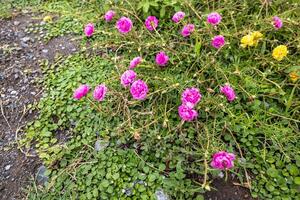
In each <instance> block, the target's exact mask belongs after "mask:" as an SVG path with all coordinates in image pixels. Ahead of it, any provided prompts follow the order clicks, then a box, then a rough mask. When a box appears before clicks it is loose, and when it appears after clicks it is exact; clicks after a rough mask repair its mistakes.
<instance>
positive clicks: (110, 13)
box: [104, 10, 116, 22]
mask: <svg viewBox="0 0 300 200" xmlns="http://www.w3.org/2000/svg"><path fill="white" fill-rule="evenodd" d="M115 15H116V12H115V11H113V10H109V11H107V12H106V13H105V15H104V19H105V21H107V22H110V21H111V20H112V19H113V18H114V16H115Z"/></svg>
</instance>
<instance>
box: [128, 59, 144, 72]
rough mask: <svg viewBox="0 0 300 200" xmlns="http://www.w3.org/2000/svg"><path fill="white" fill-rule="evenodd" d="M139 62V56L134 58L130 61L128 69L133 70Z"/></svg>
mask: <svg viewBox="0 0 300 200" xmlns="http://www.w3.org/2000/svg"><path fill="white" fill-rule="evenodd" d="M141 62H142V58H141V57H139V56H138V57H135V58H134V59H132V61H130V65H129V69H133V68H135V67H136V66H137V65H138V64H140V63H141Z"/></svg>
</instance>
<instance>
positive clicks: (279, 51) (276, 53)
mask: <svg viewBox="0 0 300 200" xmlns="http://www.w3.org/2000/svg"><path fill="white" fill-rule="evenodd" d="M287 54H288V50H287V47H286V46H285V45H279V46H277V47H276V48H275V49H273V53H272V56H273V58H274V59H276V60H278V61H281V60H282V59H283V58H284V57H285V56H286V55H287Z"/></svg>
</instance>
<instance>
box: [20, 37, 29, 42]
mask: <svg viewBox="0 0 300 200" xmlns="http://www.w3.org/2000/svg"><path fill="white" fill-rule="evenodd" d="M30 39H31V38H30V37H23V38H21V41H22V42H28V41H29V40H30Z"/></svg>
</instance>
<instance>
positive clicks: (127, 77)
mask: <svg viewBox="0 0 300 200" xmlns="http://www.w3.org/2000/svg"><path fill="white" fill-rule="evenodd" d="M135 78H136V73H135V72H134V71H133V70H127V71H125V72H124V73H123V74H122V76H121V84H122V85H123V86H124V87H127V86H129V85H130V84H131V83H133V81H134V79H135Z"/></svg>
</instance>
